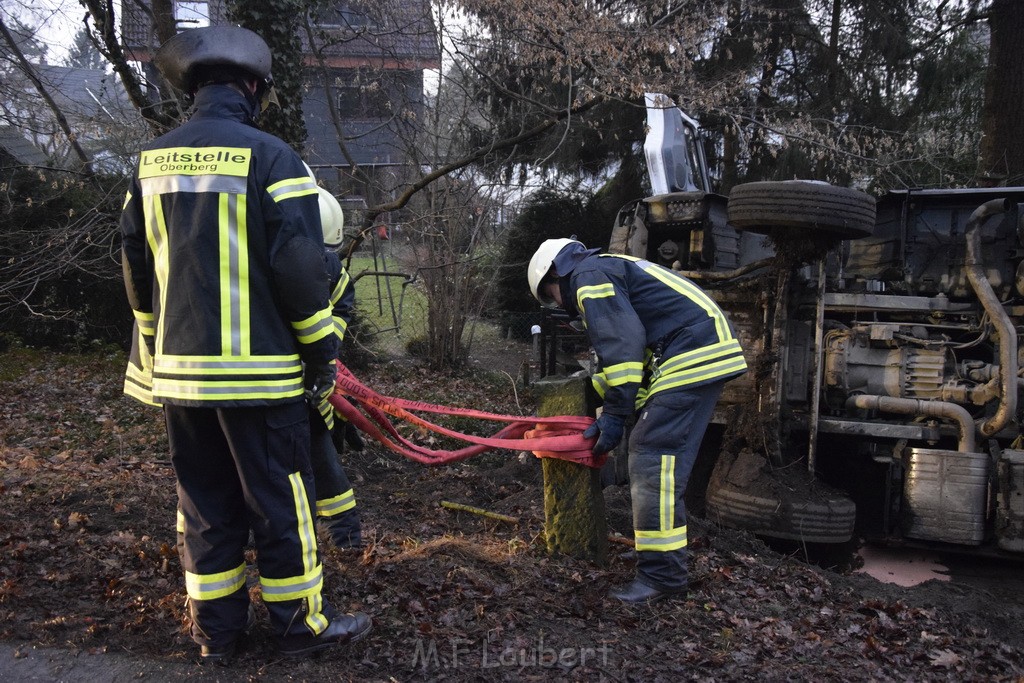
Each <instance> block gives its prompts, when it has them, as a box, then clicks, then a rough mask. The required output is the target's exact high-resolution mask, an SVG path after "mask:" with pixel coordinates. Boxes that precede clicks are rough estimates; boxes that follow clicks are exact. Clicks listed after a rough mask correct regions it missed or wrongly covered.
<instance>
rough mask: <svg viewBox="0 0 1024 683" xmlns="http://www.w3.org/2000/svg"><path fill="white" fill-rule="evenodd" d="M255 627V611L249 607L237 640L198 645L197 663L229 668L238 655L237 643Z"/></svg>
mask: <svg viewBox="0 0 1024 683" xmlns="http://www.w3.org/2000/svg"><path fill="white" fill-rule="evenodd" d="M255 626H256V609H255V607H253V606H252V605H249V612H248V615H247V616H246V621H245V628H244V629H242V633H241V634H239V636H238V637H237V638H235V639H234V640H231V641H229V642H227V643H224V644H223V645H200V646H199V663H200V664H203V665H206V664H215V665H217V666H231V662H232V661H234V659H235V655H236V654H238V642H239V640H241V639H242V638H243V637H245V636H247V635H249V632H250V631H252V629H253V627H255Z"/></svg>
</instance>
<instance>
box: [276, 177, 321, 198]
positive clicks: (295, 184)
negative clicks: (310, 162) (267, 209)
mask: <svg viewBox="0 0 1024 683" xmlns="http://www.w3.org/2000/svg"><path fill="white" fill-rule="evenodd" d="M316 192H317V190H316V181H314V180H313V179H312V178H310V177H309V176H301V177H299V178H285V179H284V180H282V181H279V182H276V183H274V184H273V185H271V186H270V187H268V188H267V194H269V195H270V198H271V199H273V200H274V201H275V202H279V201H282V200H284V199H290V198H292V197H302V196H303V195H307V194H316Z"/></svg>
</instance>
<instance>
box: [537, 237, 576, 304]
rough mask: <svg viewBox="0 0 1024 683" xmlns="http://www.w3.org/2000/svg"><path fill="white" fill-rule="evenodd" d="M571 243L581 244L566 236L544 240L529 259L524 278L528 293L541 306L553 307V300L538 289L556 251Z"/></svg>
mask: <svg viewBox="0 0 1024 683" xmlns="http://www.w3.org/2000/svg"><path fill="white" fill-rule="evenodd" d="M573 243H575V244H580V245H581V246H582V243H581V242H580V241H579V240H573V239H569V238H566V237H560V238H558V239H550V240H544V241H543V242H541V245H540V246H539V247H537V251H535V252H534V253H533V257H532V258H531V259H530V265H529V267H528V268H527V271H526V279H527V280H529V282H530V293H531V294H533V298H534V299H536V300H537V301H539V302H540V303H541V305H542V306H545V307H547V308H554V307H555V302H554V300H553V299H552V298H551V297H549V296H546V295H545V294H544V293H543V292H542V291H541V290H540V283H541V281H543V280H544V277H545V276H546V275H547V274H548V271H549V270H551V264H552V263H554V262H555V257H556V256H558V252H560V251H562V249H564V248H565V246H566V245H569V244H573Z"/></svg>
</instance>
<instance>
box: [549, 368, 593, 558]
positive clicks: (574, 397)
mask: <svg viewBox="0 0 1024 683" xmlns="http://www.w3.org/2000/svg"><path fill="white" fill-rule="evenodd" d="M587 382H589V378H586V377H571V378H566V377H545V378H544V379H541V380H539V381H537V382H536V383H535V384H534V388H535V390H536V391H537V413H538V415H540V416H541V417H553V416H556V415H586V414H587V412H588V411H587V384H586V383H587ZM542 466H543V471H544V531H545V535H546V536H547V547H548V552H549V553H551V554H553V555H554V554H558V553H562V554H565V555H569V556H571V557H578V558H581V559H586V560H591V561H592V562H596V563H597V564H600V565H603V564H605V563H606V562H607V560H608V522H607V520H606V519H605V512H604V496H603V495H602V493H601V471H600V470H597V469H594V468H592V467H587V466H585V465H579V464H577V463H574V462H569V461H567V460H558V459H556V458H543V459H542Z"/></svg>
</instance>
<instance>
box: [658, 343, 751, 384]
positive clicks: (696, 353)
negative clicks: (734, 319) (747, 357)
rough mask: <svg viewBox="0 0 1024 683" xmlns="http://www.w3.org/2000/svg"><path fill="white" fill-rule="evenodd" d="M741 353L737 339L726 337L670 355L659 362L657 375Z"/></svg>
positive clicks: (668, 373)
mask: <svg viewBox="0 0 1024 683" xmlns="http://www.w3.org/2000/svg"><path fill="white" fill-rule="evenodd" d="M742 353H743V349H741V348H740V343H739V342H738V341H737V340H735V339H727V340H725V341H720V342H716V343H714V344H711V345H709V346H704V347H701V348H699V349H695V350H693V351H687V352H686V353H680V354H679V355H677V356H672V357H671V358H669V359H668V360H665V361H662V362H661V363H659V364H658V367H657V370H656V371H657V373H658V374H659V375H661V376H662V377H664V376H665V375H671V374H673V373H675V372H678V371H680V370H683V369H685V368H688V367H690V366H693V365H696V364H697V363H702V362H705V361H709V360H713V359H715V358H721V357H722V356H728V355H734V354H741V355H742Z"/></svg>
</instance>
